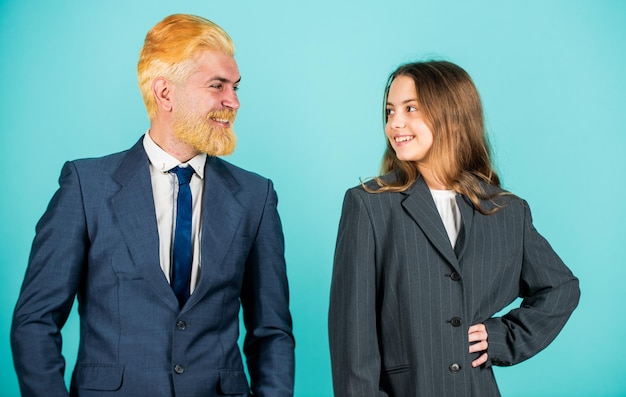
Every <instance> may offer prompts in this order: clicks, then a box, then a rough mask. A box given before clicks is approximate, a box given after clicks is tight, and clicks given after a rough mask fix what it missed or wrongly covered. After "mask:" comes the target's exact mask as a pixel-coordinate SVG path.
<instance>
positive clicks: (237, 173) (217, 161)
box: [207, 156, 268, 182]
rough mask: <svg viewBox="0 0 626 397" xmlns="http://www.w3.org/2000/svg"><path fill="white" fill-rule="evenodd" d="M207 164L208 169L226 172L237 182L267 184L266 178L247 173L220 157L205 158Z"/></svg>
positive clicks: (250, 172)
mask: <svg viewBox="0 0 626 397" xmlns="http://www.w3.org/2000/svg"><path fill="white" fill-rule="evenodd" d="M207 162H208V163H209V164H207V165H208V166H210V167H214V168H215V169H216V170H217V171H218V172H225V171H226V172H228V173H230V174H231V175H232V176H233V177H234V178H236V179H238V180H249V181H251V180H254V181H262V182H267V180H268V178H266V177H264V176H262V175H259V174H257V173H256V172H252V171H248V170H246V169H243V168H241V167H239V166H237V165H234V164H233V163H231V162H228V161H226V160H224V159H222V158H220V157H211V156H209V157H207Z"/></svg>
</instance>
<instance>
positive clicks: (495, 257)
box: [329, 175, 580, 397]
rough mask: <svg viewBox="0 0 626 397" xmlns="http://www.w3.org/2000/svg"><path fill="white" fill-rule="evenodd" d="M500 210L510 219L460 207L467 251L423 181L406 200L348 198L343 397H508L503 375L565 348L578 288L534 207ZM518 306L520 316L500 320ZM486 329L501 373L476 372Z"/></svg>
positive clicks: (334, 338) (333, 344) (342, 252)
mask: <svg viewBox="0 0 626 397" xmlns="http://www.w3.org/2000/svg"><path fill="white" fill-rule="evenodd" d="M391 177H392V176H391V175H389V176H386V177H385V178H391ZM368 186H369V187H370V188H372V189H375V186H376V185H375V183H373V182H370V185H368ZM485 188H486V189H490V190H491V191H494V190H493V189H495V188H494V187H492V186H487V185H485ZM496 201H497V203H498V204H499V205H502V206H503V208H502V209H500V210H499V211H497V212H496V213H495V214H493V215H482V214H481V213H480V212H478V211H477V210H476V209H475V208H474V207H473V205H472V204H471V202H470V201H469V200H467V198H465V197H463V196H460V195H459V196H457V203H458V205H459V208H460V211H461V215H462V220H463V227H462V229H461V232H460V235H459V240H458V242H457V244H456V250H455V249H453V248H452V245H451V244H450V241H449V239H448V236H447V234H446V231H445V228H444V226H443V223H442V221H441V218H440V216H439V214H438V212H437V209H436V207H435V203H434V201H433V199H432V196H431V194H430V191H429V190H428V187H427V185H426V184H425V182H424V181H423V179H422V178H420V179H418V180H417V181H416V182H415V183H414V184H413V186H412V187H411V188H410V189H408V190H407V191H405V192H402V193H389V192H385V193H380V194H372V193H367V192H366V191H365V190H364V189H363V188H362V187H361V186H358V187H355V188H352V189H350V190H348V192H347V193H346V196H345V200H344V203H343V211H342V215H341V221H340V225H339V233H338V237H337V247H336V251H335V262H334V269H333V278H332V287H331V295H330V311H329V337H330V351H331V361H332V373H333V384H334V390H335V396H337V397H346V396H358V397H367V396H400V397H407V396H427V397H441V396H481V397H484V396H499V395H500V393H499V391H498V387H497V385H496V382H495V380H494V377H493V372H492V369H491V366H492V365H512V364H516V363H519V362H521V361H523V360H525V359H527V358H529V357H531V356H533V355H534V354H536V353H537V352H539V351H540V350H542V349H543V348H545V347H546V346H547V345H548V344H549V343H550V342H551V341H552V340H553V339H554V338H555V337H556V335H557V334H558V333H559V331H560V330H561V329H562V327H563V326H564V325H565V322H566V321H567V319H568V318H569V316H570V314H571V313H572V311H573V310H574V308H575V307H576V305H577V303H578V300H579V296H580V291H579V287H578V279H577V278H576V277H574V275H572V273H571V272H570V270H569V269H568V268H567V267H566V266H565V264H564V263H563V262H562V261H561V259H559V257H558V256H557V254H556V253H555V252H554V251H553V250H552V248H551V247H550V245H549V244H548V242H547V241H546V240H545V239H544V238H543V237H542V236H541V235H540V234H539V233H538V232H537V231H536V230H535V228H534V227H533V225H532V219H531V215H530V210H529V208H528V205H527V203H526V202H525V201H523V200H522V199H520V198H518V197H516V196H514V195H503V196H499V197H498V198H497V199H496ZM484 208H486V209H490V208H493V203H489V202H485V203H484ZM517 297H521V298H523V301H522V304H521V305H520V307H519V308H517V309H515V310H512V311H511V312H509V313H508V314H506V315H505V316H502V317H493V316H494V314H495V313H497V312H498V311H500V310H501V309H503V308H505V307H506V306H507V305H508V304H510V303H511V302H513V301H514V300H515V299H516V298H517ZM477 323H484V324H485V325H486V327H487V331H488V334H489V337H488V341H489V349H488V353H489V361H488V363H487V364H486V365H484V366H482V367H479V368H472V367H471V362H472V361H473V360H474V359H476V358H477V356H478V354H469V353H468V348H469V343H468V336H467V332H468V328H469V326H470V325H473V324H477Z"/></svg>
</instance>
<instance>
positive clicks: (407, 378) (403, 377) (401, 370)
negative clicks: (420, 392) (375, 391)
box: [380, 364, 413, 396]
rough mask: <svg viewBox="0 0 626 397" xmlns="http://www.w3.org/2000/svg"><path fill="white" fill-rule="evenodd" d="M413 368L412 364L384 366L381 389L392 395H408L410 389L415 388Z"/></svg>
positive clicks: (381, 375)
mask: <svg viewBox="0 0 626 397" xmlns="http://www.w3.org/2000/svg"><path fill="white" fill-rule="evenodd" d="M411 370H412V368H411V365H410V364H405V365H398V366H395V367H389V368H383V369H382V371H381V374H380V390H382V391H384V392H386V393H387V394H389V395H390V396H404V395H407V394H406V393H407V392H408V391H409V390H413V388H412V386H411V383H412V380H413V376H411Z"/></svg>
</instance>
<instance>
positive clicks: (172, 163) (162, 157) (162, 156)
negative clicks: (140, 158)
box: [143, 131, 207, 179]
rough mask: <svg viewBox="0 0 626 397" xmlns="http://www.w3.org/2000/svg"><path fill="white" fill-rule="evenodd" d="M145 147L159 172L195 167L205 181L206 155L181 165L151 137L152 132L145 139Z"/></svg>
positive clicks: (147, 133)
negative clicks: (188, 166)
mask: <svg viewBox="0 0 626 397" xmlns="http://www.w3.org/2000/svg"><path fill="white" fill-rule="evenodd" d="M143 147H144V149H145V150H146V154H147V155H148V160H150V163H151V164H152V166H153V167H154V168H155V169H156V170H158V171H159V172H164V173H165V172H168V171H169V170H171V169H172V168H174V167H176V166H178V165H190V166H192V167H193V169H194V171H195V172H196V174H197V175H198V176H199V177H200V179H204V163H205V162H206V157H207V155H206V153H200V154H198V155H196V156H194V157H193V158H192V159H191V160H189V161H188V162H186V163H181V162H180V161H178V159H177V158H176V157H174V156H172V155H171V154H169V153H168V152H166V151H165V150H163V149H161V148H160V147H159V145H157V144H156V143H155V142H154V141H153V140H152V137H151V136H150V131H148V132H146V135H144V138H143Z"/></svg>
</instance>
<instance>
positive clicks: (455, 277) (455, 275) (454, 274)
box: [450, 272, 461, 281]
mask: <svg viewBox="0 0 626 397" xmlns="http://www.w3.org/2000/svg"><path fill="white" fill-rule="evenodd" d="M450 278H451V279H452V281H459V280H460V279H461V275H460V274H459V273H458V272H452V274H450Z"/></svg>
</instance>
